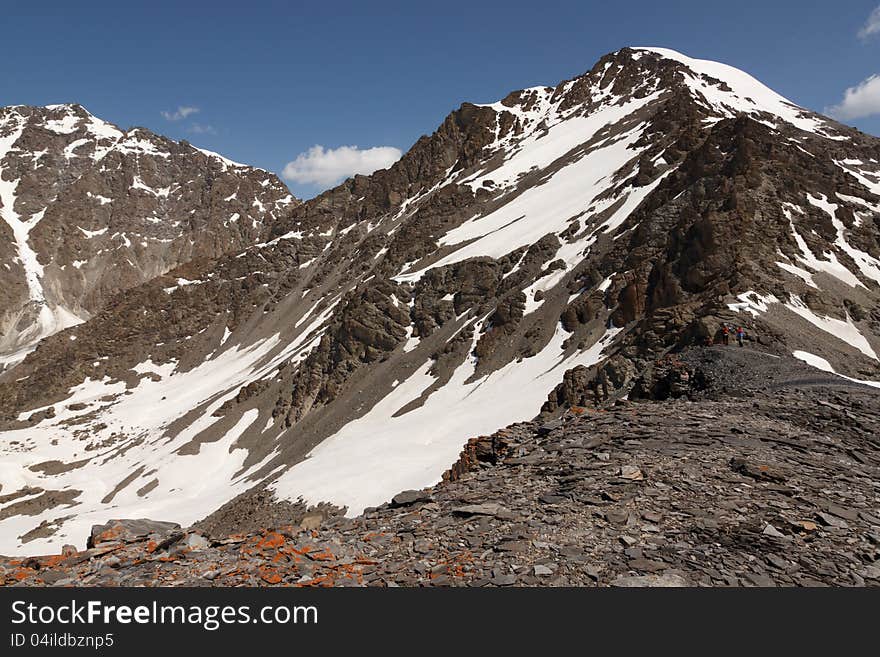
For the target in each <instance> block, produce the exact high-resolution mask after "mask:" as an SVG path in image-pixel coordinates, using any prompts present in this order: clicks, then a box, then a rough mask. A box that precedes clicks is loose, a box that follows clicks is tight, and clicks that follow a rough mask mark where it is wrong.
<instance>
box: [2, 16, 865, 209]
mask: <svg viewBox="0 0 880 657" xmlns="http://www.w3.org/2000/svg"><path fill="white" fill-rule="evenodd" d="M662 4H672V3H662ZM812 4H813V3H803V2H795V1H788V0H785V1H783V0H780V1H768V0H763V1H760V2H754V1H752V0H741V1H739V2H736V3H734V2H729V1H726V2H721V1H719V2H710V1H706V0H703V1H701V2H697V1H680V2H676V3H674V7H667V6H659V5H661V3H658V2H656V1H655V2H643V1H640V0H629V1H628V2H615V3H609V2H586V1H581V2H553V1H552V0H540V1H539V0H532V1H531V2H519V1H517V0H507V1H505V2H479V1H478V0H473V1H472V2H468V3H461V4H457V3H452V4H450V3H427V2H412V1H409V2H378V1H375V2H351V3H348V2H323V3H313V2H309V3H293V2H273V1H264V0H251V1H250V2H247V3H240V2H235V3H233V2H227V1H226V0H214V1H213V2H196V1H189V2H166V1H164V0H159V1H153V2H150V3H133V2H132V3H129V2H118V1H117V2H88V1H83V2H77V3H73V2H54V3H53V2H49V3H46V2H44V3H14V4H13V3H7V6H6V7H5V8H4V10H3V15H4V24H5V27H6V28H7V29H5V30H4V41H3V56H2V57H0V80H2V85H0V104H2V105H8V104H31V105H43V104H49V103H61V102H78V103H81V104H83V105H84V106H86V108H88V109H89V110H90V111H91V112H92V113H94V114H96V115H98V116H100V117H101V118H104V119H107V120H109V121H112V122H114V123H116V124H118V125H120V126H121V127H123V128H127V127H130V126H134V125H142V126H146V127H148V128H150V129H151V130H154V131H156V132H160V133H162V134H166V135H168V136H170V137H173V138H176V139H188V140H190V141H191V142H192V143H193V144H195V145H198V146H201V147H204V148H209V149H212V150H216V151H219V152H221V153H223V154H224V155H227V156H228V157H230V158H232V159H234V160H237V161H240V162H246V163H249V164H255V165H257V166H261V167H264V168H267V169H270V170H273V171H276V172H278V173H279V174H281V173H282V172H283V171H284V168H285V165H286V164H287V163H288V162H291V161H294V160H295V159H296V158H297V156H299V155H300V154H303V153H305V154H306V155H303V156H302V157H301V159H300V163H301V164H310V163H311V164H315V163H318V164H323V165H324V166H325V170H323V171H320V170H319V171H318V172H317V173H315V172H314V171H312V175H311V176H309V175H306V174H305V173H303V170H302V167H294V168H295V169H296V171H294V173H298V175H299V179H300V181H299V182H297V181H291V180H288V184H289V185H290V187H291V189H292V190H293V191H294V193H295V194H297V195H299V196H302V197H309V196H312V195H314V194H315V193H316V192H317V191H319V190H320V189H321V188H322V187H326V186H328V183H326V182H308V180H321V181H323V180H326V179H327V177H328V176H332V175H333V172H334V171H336V170H344V169H345V167H347V166H348V167H354V166H356V165H358V164H364V163H365V164H364V165H369V164H370V163H373V164H376V163H382V162H384V161H386V160H390V159H393V157H394V154H395V152H396V151H394V149H400V150H406V149H407V148H409V146H410V145H412V143H413V142H414V141H415V140H416V139H418V137H419V136H420V135H422V134H430V133H431V132H433V130H434V129H435V128H436V126H437V125H438V124H439V123H440V122H441V121H442V120H443V118H444V117H445V116H446V114H448V113H449V111H451V110H452V109H454V108H456V107H457V106H458V105H459V104H461V103H462V102H463V101H472V102H492V101H495V100H497V99H499V98H501V97H503V96H504V95H506V94H507V92H509V91H511V90H514V89H520V88H523V87H527V86H534V85H538V84H555V83H556V82H558V81H559V80H562V79H565V78H569V77H573V76H575V75H578V74H580V73H583V72H584V71H586V70H588V69H589V68H591V67H592V65H593V64H594V63H595V61H596V60H597V59H598V58H599V57H600V56H601V55H603V54H605V53H607V52H610V51H613V50H617V49H618V48H621V47H623V46H626V45H645V46H663V47H668V48H673V49H675V50H679V51H681V52H684V53H685V54H687V55H690V56H693V57H701V58H706V59H715V60H719V61H723V62H725V63H728V64H731V65H733V66H737V67H739V68H742V69H744V70H746V71H748V72H749V73H751V74H752V75H754V76H755V77H757V78H759V79H760V80H762V81H763V82H764V83H766V84H767V85H769V86H770V87H773V88H774V89H776V90H777V91H778V92H780V93H782V94H783V95H784V96H787V97H788V98H790V99H792V100H794V101H795V102H797V103H799V104H801V105H804V106H806V107H809V108H811V109H816V110H820V111H821V110H823V109H824V108H826V107H830V106H833V105H835V104H838V103H840V102H841V100H842V98H843V96H844V92H845V90H846V89H847V88H852V87H856V86H857V85H859V84H860V83H863V82H865V81H868V84H867V85H865V86H864V87H863V88H862V89H861V91H860V92H859V93H857V94H855V95H853V96H852V98H851V99H850V100H851V101H852V102H851V103H850V105H851V106H852V107H855V110H853V111H854V113H855V114H864V113H865V112H872V111H873V112H874V114H873V116H867V117H861V118H852V119H848V122H849V123H851V124H852V125H855V126H857V127H859V128H860V129H862V130H864V131H866V132H870V133H873V134H877V135H880V79H877V80H869V78H871V76H872V75H877V74H880V11H877V12H876V13H874V14H873V18H870V17H871V16H872V12H873V11H874V10H875V9H877V8H878V4H880V0H865V1H858V0H847V1H846V2H842V3H821V5H818V3H817V4H816V5H814V6H813V7H809V5H812ZM805 5H807V6H805ZM860 31H861V35H860ZM872 83H874V84H872ZM180 108H191V109H192V108H197V109H198V111H190V112H187V111H186V110H183V111H181V109H180ZM163 113H164V114H163ZM184 115H185V116H184ZM318 145H320V146H321V147H322V149H320V150H319V149H316V148H314V147H316V146H318ZM343 146H357V147H359V148H360V149H361V150H357V151H355V150H340V151H335V150H334V149H337V148H339V147H343ZM377 147H384V148H385V150H372V151H368V152H367V153H363V152H362V150H363V149H373V148H377ZM310 149H312V150H311V151H310ZM309 153H311V154H310V155H309ZM290 171H291V169H288V172H290Z"/></svg>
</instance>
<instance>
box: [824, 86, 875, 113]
mask: <svg viewBox="0 0 880 657" xmlns="http://www.w3.org/2000/svg"><path fill="white" fill-rule="evenodd" d="M825 113H826V114H828V115H829V116H833V117H834V118H835V119H838V120H840V121H851V120H853V119H862V118H864V117H866V116H873V115H874V114H880V75H872V76H871V77H869V78H867V79H866V80H863V81H862V82H860V83H859V84H858V85H856V86H855V87H850V88H849V89H847V90H846V91H845V92H844V93H843V100H841V101H840V103H838V104H837V105H833V106H831V107H827V108H825Z"/></svg>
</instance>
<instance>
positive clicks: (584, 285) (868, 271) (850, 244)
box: [0, 49, 880, 553]
mask: <svg viewBox="0 0 880 657" xmlns="http://www.w3.org/2000/svg"><path fill="white" fill-rule="evenodd" d="M878 239H880V140H878V139H876V138H873V137H869V136H867V135H864V134H861V133H859V132H857V131H855V130H852V129H849V128H846V127H844V126H841V125H839V124H837V123H835V122H833V121H831V120H830V119H827V118H824V117H821V116H819V115H816V114H814V113H811V112H809V111H807V110H804V109H801V108H798V107H796V106H794V105H793V104H791V103H789V102H788V101H786V100H785V99H784V98H782V97H781V96H779V95H777V94H775V93H774V92H773V91H771V90H770V89H767V88H766V87H765V86H763V85H762V84H760V83H759V82H758V81H756V80H754V79H753V78H751V77H750V76H748V75H746V74H745V73H743V72H741V71H737V70H736V69H732V68H730V67H727V66H724V65H721V64H716V63H712V62H705V61H700V60H693V59H689V58H687V57H685V56H683V55H680V54H678V53H674V52H671V51H665V50H656V49H624V50H621V51H619V52H617V53H613V54H611V55H608V56H606V57H603V58H602V59H601V60H600V61H599V62H598V63H597V64H596V65H595V66H594V67H593V69H592V70H590V71H589V72H588V73H586V74H584V75H583V76H580V77H578V78H575V79H573V80H569V81H565V82H562V83H560V84H558V85H557V86H555V87H539V88H534V89H527V90H523V91H519V92H514V93H512V94H510V95H509V96H507V97H506V98H505V99H503V100H501V101H500V102H498V103H494V104H491V105H472V104H465V105H463V106H462V107H461V108H460V109H459V110H457V111H455V112H453V113H452V114H450V116H449V117H448V118H447V119H446V120H445V121H444V123H443V124H442V125H441V126H440V127H439V128H438V130H437V131H436V132H435V133H434V134H433V135H431V136H430V137H423V138H421V139H420V140H419V141H418V142H417V143H416V144H415V145H414V146H413V147H412V149H410V151H409V152H408V153H407V154H406V155H404V157H403V158H402V159H401V160H400V161H399V162H398V163H396V164H395V165H394V166H392V167H391V168H390V169H388V170H386V171H378V172H376V173H374V174H373V175H371V176H369V177H365V176H357V177H355V178H353V179H351V180H348V181H346V182H345V183H343V184H342V185H340V186H338V187H337V188H335V189H333V190H330V191H328V192H326V193H324V194H322V195H321V196H319V197H317V198H315V199H313V200H311V201H308V202H306V203H304V204H302V205H300V206H297V207H294V208H292V209H291V210H290V211H289V212H288V213H287V214H286V216H285V217H283V218H282V219H280V220H279V221H277V222H275V223H274V224H273V225H272V229H271V235H269V236H268V237H267V238H266V240H265V241H264V242H261V243H259V244H257V245H255V246H252V247H250V248H247V249H244V250H243V251H241V252H240V253H237V254H235V255H230V256H228V257H224V258H219V259H217V260H216V261H210V262H203V263H196V262H194V263H191V264H189V265H186V266H183V267H181V268H179V269H177V270H174V271H172V272H170V273H169V274H168V275H166V276H162V277H159V278H156V279H154V280H152V281H150V282H148V283H146V284H144V285H141V286H138V287H136V288H133V289H131V290H130V291H129V293H127V294H126V295H125V296H124V297H117V298H116V299H115V300H114V302H113V303H112V304H111V305H110V306H106V307H105V308H104V309H103V310H101V311H100V312H98V313H97V314H96V315H95V316H94V317H92V319H91V320H90V321H89V322H87V323H86V324H82V325H79V326H76V327H73V328H70V329H67V330H65V331H63V332H61V333H59V334H58V335H55V336H53V337H51V338H49V339H47V340H44V341H43V342H42V343H41V344H40V346H39V348H38V349H37V350H36V351H35V352H33V353H32V354H31V355H30V356H29V357H28V358H27V359H26V360H25V361H24V362H23V363H22V364H21V365H19V366H18V367H16V368H15V369H14V370H12V371H11V372H10V373H9V376H8V377H7V379H6V381H5V382H2V383H0V409H2V411H3V413H4V415H5V419H6V424H5V428H6V429H5V431H4V432H3V433H2V437H3V439H4V441H5V443H4V444H5V445H6V446H7V447H4V449H5V450H6V451H5V453H4V454H3V461H4V464H5V465H4V468H3V469H2V470H0V483H2V485H3V488H2V490H0V494H2V495H3V496H4V498H5V499H6V502H4V506H2V507H0V527H2V529H3V531H2V534H0V535H2V537H4V538H2V540H0V552H3V551H6V552H13V551H27V552H30V553H33V552H35V551H39V549H41V548H46V549H50V548H54V547H56V546H57V545H59V544H60V543H61V542H75V543H81V542H82V541H83V539H84V537H85V535H86V534H87V532H88V529H89V527H90V525H91V524H92V523H96V522H103V521H105V520H106V519H107V518H108V517H141V516H149V517H154V518H157V519H162V520H174V521H177V522H180V523H182V524H187V523H190V522H192V521H195V520H197V519H199V518H200V517H202V516H204V515H206V514H207V513H209V512H211V511H213V510H215V509H216V508H218V507H220V506H221V505H223V504H224V503H226V502H227V501H228V500H230V499H232V498H233V497H235V496H236V495H239V494H242V493H246V492H247V491H248V490H249V489H251V487H253V486H255V485H256V484H264V485H266V486H268V487H269V490H270V491H272V492H273V493H274V494H275V495H276V496H277V497H278V498H279V499H293V500H295V499H298V498H300V497H301V498H303V499H304V500H305V501H307V502H312V503H315V502H319V501H326V502H331V503H333V504H336V505H339V506H346V507H348V510H349V513H357V512H359V511H360V510H361V509H363V508H364V507H366V506H371V505H375V504H379V503H382V502H384V501H387V500H388V499H389V498H390V497H391V496H392V495H393V494H394V493H396V492H398V491H400V490H403V489H409V488H421V487H423V486H426V485H430V484H432V483H434V482H436V481H437V480H438V479H439V478H440V476H441V474H442V473H443V472H444V471H445V470H446V469H447V468H448V467H449V466H450V465H451V463H452V462H453V461H455V459H456V458H457V456H458V454H459V451H460V450H461V447H462V445H463V444H464V443H465V441H466V440H467V439H468V438H470V437H472V436H475V435H479V434H486V433H491V432H492V431H494V430H495V429H497V428H499V427H502V426H505V425H507V424H510V423H512V422H515V421H519V420H527V419H531V418H533V417H534V416H535V415H537V414H538V413H539V411H541V410H542V408H543V410H544V411H545V412H547V413H553V412H555V411H557V410H558V409H559V408H561V407H566V406H569V405H572V404H576V405H583V404H585V403H589V402H590V396H589V393H588V390H587V384H588V382H589V381H591V380H592V379H593V378H594V377H595V376H596V375H597V373H598V372H599V371H600V370H601V371H602V373H603V374H604V376H605V378H606V379H607V381H608V384H609V388H610V393H611V395H612V397H614V396H618V395H623V394H625V393H626V392H627V391H628V390H629V388H630V386H631V385H632V382H633V380H634V378H635V377H636V376H637V375H639V374H640V373H641V372H643V371H644V370H645V369H646V368H649V367H650V366H651V363H652V362H654V360H655V359H656V358H657V357H659V356H662V355H663V354H664V353H666V352H667V351H669V350H672V349H675V348H677V347H680V346H683V345H687V344H692V343H702V342H704V341H706V340H707V338H709V337H711V336H712V335H713V334H716V332H717V331H718V329H719V327H720V325H721V323H722V322H730V323H732V324H734V325H744V326H745V327H746V329H747V331H748V334H749V336H750V337H752V338H755V339H760V340H761V342H762V345H763V346H762V347H761V348H762V350H764V351H766V352H768V353H771V354H772V353H777V354H782V353H794V354H795V355H797V356H798V357H800V358H802V359H803V360H806V361H808V362H810V363H811V364H813V365H817V366H821V367H823V368H825V369H835V370H836V371H838V372H840V373H842V374H844V375H846V376H849V377H851V378H855V379H859V380H868V381H880V362H878V358H877V354H878V353H880V310H878V299H880V241H878ZM194 475H195V476H194ZM25 541H29V542H28V543H25ZM25 546H26V547H25Z"/></svg>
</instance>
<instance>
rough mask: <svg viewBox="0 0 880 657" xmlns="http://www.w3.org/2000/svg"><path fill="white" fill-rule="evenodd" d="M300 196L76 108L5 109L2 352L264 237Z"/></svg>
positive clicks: (262, 176) (17, 356)
mask: <svg viewBox="0 0 880 657" xmlns="http://www.w3.org/2000/svg"><path fill="white" fill-rule="evenodd" d="M295 203H296V201H295V200H294V199H293V197H291V196H290V194H289V192H288V191H287V188H286V187H285V186H284V185H283V184H282V183H281V182H280V181H279V180H278V179H277V178H276V177H275V175H274V174H270V173H268V172H266V171H262V170H259V169H256V168H253V167H248V166H244V165H240V164H237V163H235V162H232V161H230V160H228V159H226V158H223V157H222V156H220V155H217V154H216V153H211V152H209V151H203V150H199V149H197V148H195V147H193V146H191V145H190V144H188V143H186V142H180V143H176V142H174V141H171V140H170V139H167V138H165V137H160V136H159V135H156V134H154V133H152V132H150V131H148V130H146V129H144V128H133V129H131V130H127V131H123V130H121V129H119V128H117V127H116V126H114V125H112V124H110V123H107V122H105V121H102V120H101V119H98V118H97V117H95V116H93V115H92V114H90V113H89V112H88V111H86V110H85V109H84V108H83V107H81V106H79V105H51V106H48V107H27V106H11V107H5V108H2V109H0V212H2V218H3V221H2V222H0V231H2V233H3V235H4V236H5V237H4V239H3V240H2V242H3V245H4V246H3V247H2V249H3V250H2V251H0V261H2V262H3V263H4V266H3V268H2V269H0V277H2V278H0V281H2V289H3V292H2V297H0V358H2V360H3V362H4V363H5V364H6V365H7V366H8V365H12V364H15V363H16V362H18V361H19V360H21V359H22V358H23V357H24V356H25V355H26V353H27V352H29V351H30V350H32V349H33V348H34V346H35V345H36V343H37V342H39V340H40V339H42V338H44V337H47V336H49V335H51V334H53V333H55V332H57V331H59V330H62V329H64V328H67V327H68V326H71V325H74V324H78V323H80V322H82V321H84V320H86V319H88V318H89V317H91V316H92V315H94V314H95V313H96V312H98V311H99V310H100V309H101V308H102V307H103V306H104V305H105V304H106V303H107V302H108V300H109V299H110V298H112V297H113V296H114V295H115V294H116V293H118V292H120V291H123V290H126V289H129V288H131V287H134V286H136V285H139V284H141V283H144V282H146V281H148V280H150V279H152V278H155V277H156V276H158V275H161V274H164V273H165V272H167V271H169V270H171V269H173V268H174V267H176V266H178V265H181V264H183V263H186V262H189V261H191V260H194V259H198V258H208V259H210V258H214V257H217V256H219V255H222V254H224V253H227V252H230V251H238V250H240V249H242V248H244V247H246V246H249V245H251V244H253V243H255V242H258V241H260V239H261V238H262V237H264V236H265V235H266V234H268V232H269V227H270V225H271V223H272V222H273V221H275V219H276V218H277V217H279V216H280V215H281V214H282V212H285V211H286V210H287V209H288V208H289V206H291V205H293V204H295Z"/></svg>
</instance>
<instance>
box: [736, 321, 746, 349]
mask: <svg viewBox="0 0 880 657" xmlns="http://www.w3.org/2000/svg"><path fill="white" fill-rule="evenodd" d="M745 338H746V330H745V329H744V328H743V327H742V326H737V327H736V341H737V343H738V344H739V346H740V347H742V346H743V340H745Z"/></svg>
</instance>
